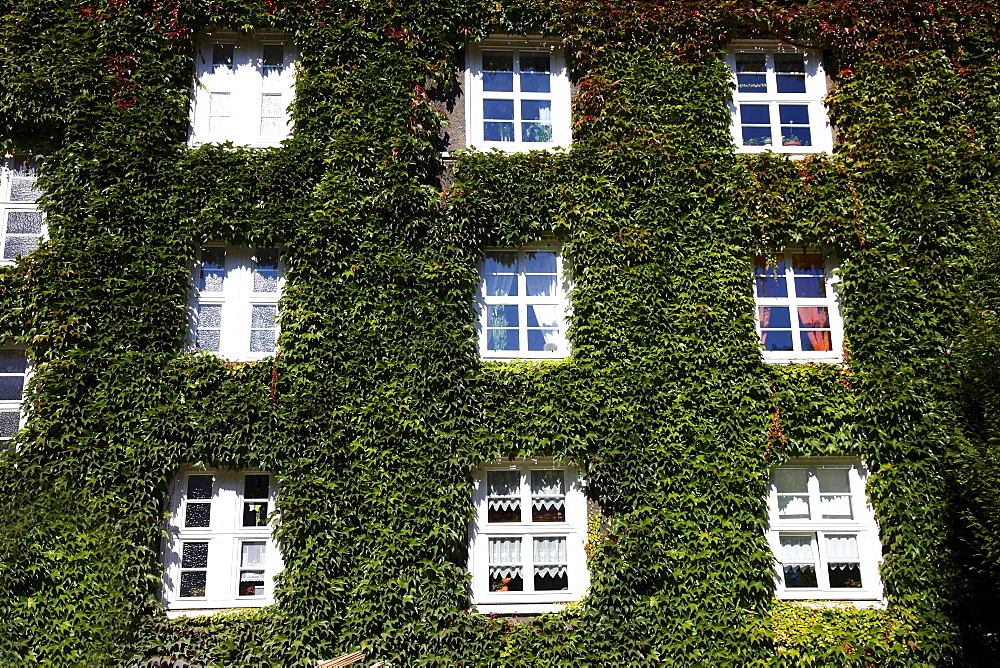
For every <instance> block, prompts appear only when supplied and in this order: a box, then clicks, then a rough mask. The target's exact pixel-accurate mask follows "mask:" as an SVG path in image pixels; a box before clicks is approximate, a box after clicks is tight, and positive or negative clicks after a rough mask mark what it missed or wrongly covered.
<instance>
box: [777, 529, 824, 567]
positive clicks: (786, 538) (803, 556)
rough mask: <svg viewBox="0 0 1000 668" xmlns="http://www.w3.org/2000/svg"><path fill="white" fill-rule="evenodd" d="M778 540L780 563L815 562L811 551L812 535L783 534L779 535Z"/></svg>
mask: <svg viewBox="0 0 1000 668" xmlns="http://www.w3.org/2000/svg"><path fill="white" fill-rule="evenodd" d="M778 540H779V542H780V544H781V560H782V561H785V562H793V561H802V562H804V561H815V558H814V556H813V549H812V540H813V537H812V535H802V534H788V533H783V534H780V536H779V538H778Z"/></svg>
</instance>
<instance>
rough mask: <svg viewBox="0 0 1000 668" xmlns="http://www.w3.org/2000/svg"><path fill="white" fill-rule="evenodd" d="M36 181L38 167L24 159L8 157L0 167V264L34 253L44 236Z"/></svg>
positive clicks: (42, 215) (43, 219) (43, 217)
mask: <svg viewBox="0 0 1000 668" xmlns="http://www.w3.org/2000/svg"><path fill="white" fill-rule="evenodd" d="M37 179H38V166H37V165H36V163H35V162H33V161H31V160H28V159H27V158H24V157H20V156H14V157H10V156H9V157H7V158H5V159H4V160H3V163H2V166H0V264H11V263H13V262H14V261H15V260H16V259H17V258H19V257H22V256H24V255H27V254H28V253H30V252H31V251H33V250H35V249H36V248H38V244H39V242H40V241H41V239H42V237H43V236H44V235H45V216H44V214H43V213H42V212H41V211H40V210H39V208H38V198H39V197H41V194H42V193H41V192H40V191H39V190H38V188H37V186H36V182H37Z"/></svg>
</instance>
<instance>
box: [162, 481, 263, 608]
mask: <svg viewBox="0 0 1000 668" xmlns="http://www.w3.org/2000/svg"><path fill="white" fill-rule="evenodd" d="M185 469H186V470H184V471H182V472H181V474H180V475H179V476H178V478H177V479H176V480H175V482H174V484H173V486H172V493H171V496H170V499H169V500H168V510H169V517H170V519H169V521H168V527H167V529H168V539H167V541H166V543H165V545H164V550H163V559H164V565H165V567H166V575H165V579H164V602H165V603H166V605H167V608H168V610H173V611H178V610H192V611H198V610H205V609H209V608H219V609H221V608H226V607H240V606H256V605H265V604H267V603H269V602H270V597H271V589H272V581H273V578H274V575H275V573H276V572H277V571H278V570H280V568H281V554H280V552H278V550H277V548H276V546H275V544H274V541H273V539H272V538H271V526H272V525H271V513H272V511H273V508H274V501H275V491H276V490H275V485H274V481H273V476H272V475H271V474H269V473H264V472H259V471H226V470H216V471H193V470H187V469H189V467H185Z"/></svg>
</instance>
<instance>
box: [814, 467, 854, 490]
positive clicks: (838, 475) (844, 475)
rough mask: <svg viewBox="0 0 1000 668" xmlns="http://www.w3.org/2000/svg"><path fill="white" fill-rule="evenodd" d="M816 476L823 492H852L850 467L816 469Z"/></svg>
mask: <svg viewBox="0 0 1000 668" xmlns="http://www.w3.org/2000/svg"><path fill="white" fill-rule="evenodd" d="M816 478H817V480H818V481H819V491H820V493H822V494H836V493H844V494H850V493H851V478H850V469H846V468H819V469H816Z"/></svg>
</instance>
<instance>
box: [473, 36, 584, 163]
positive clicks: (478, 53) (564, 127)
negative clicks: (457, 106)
mask: <svg viewBox="0 0 1000 668" xmlns="http://www.w3.org/2000/svg"><path fill="white" fill-rule="evenodd" d="M484 50H485V51H512V52H514V62H515V74H514V81H515V85H514V89H515V90H514V91H513V92H509V93H508V92H494V91H483V51H484ZM522 51H523V52H544V53H547V54H548V55H549V58H550V61H549V68H550V72H551V73H550V78H549V84H550V85H549V88H550V91H549V92H548V93H530V92H520V91H519V90H518V85H517V82H519V67H518V65H517V64H518V63H519V62H520V56H519V54H520V52H522ZM465 91H466V95H465V118H466V119H467V123H466V128H465V131H466V137H467V144H468V147H469V148H472V149H481V150H491V149H499V150H501V151H504V152H506V153H518V152H524V151H538V150H553V149H557V148H568V147H569V145H570V144H571V143H572V141H573V133H572V129H571V120H572V105H571V103H570V97H571V89H570V83H569V73H568V71H567V69H566V55H565V51H564V50H563V49H562V47H561V46H560V45H559V43H557V42H553V41H551V40H545V39H541V38H538V37H518V36H504V35H493V36H490V38H489V39H487V40H486V41H484V42H478V43H473V44H470V45H469V46H468V49H467V51H466V69H465ZM485 99H502V100H513V101H514V121H513V122H514V140H513V141H486V138H485V136H484V128H483V123H484V118H483V116H484V112H483V100H485ZM522 100H550V101H551V115H552V140H551V141H548V142H525V141H522V137H521V134H520V125H519V121H520V118H521V104H520V102H521V101H522Z"/></svg>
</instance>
